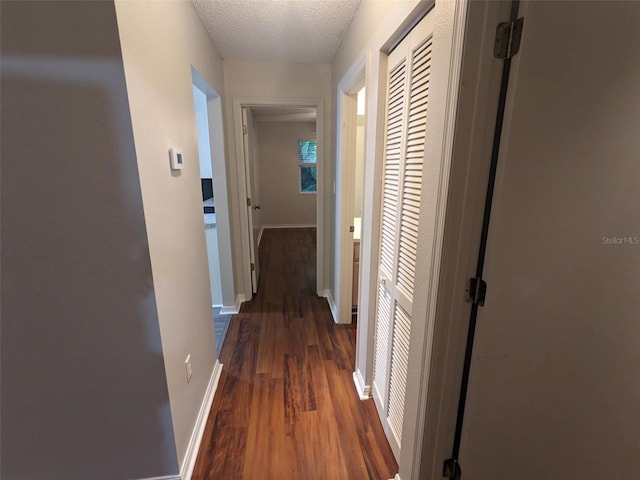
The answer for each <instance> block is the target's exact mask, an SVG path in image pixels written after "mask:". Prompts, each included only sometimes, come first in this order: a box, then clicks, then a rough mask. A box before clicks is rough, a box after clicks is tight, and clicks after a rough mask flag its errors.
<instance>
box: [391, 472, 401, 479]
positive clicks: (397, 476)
mask: <svg viewBox="0 0 640 480" xmlns="http://www.w3.org/2000/svg"><path fill="white" fill-rule="evenodd" d="M391 480H402V479H401V478H400V474H399V473H396V476H395V477H393V478H392V479H391Z"/></svg>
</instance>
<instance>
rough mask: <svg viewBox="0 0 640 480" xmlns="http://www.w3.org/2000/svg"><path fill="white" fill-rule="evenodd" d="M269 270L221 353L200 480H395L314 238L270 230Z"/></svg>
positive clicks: (264, 260)
mask: <svg viewBox="0 0 640 480" xmlns="http://www.w3.org/2000/svg"><path fill="white" fill-rule="evenodd" d="M260 266H261V277H260V285H259V290H258V294H257V295H256V296H255V297H254V299H253V300H252V301H251V302H246V303H245V304H243V306H242V310H241V313H239V314H238V315H235V316H234V318H233V319H232V321H231V325H230V327H229V332H228V334H227V338H226V340H225V344H224V346H223V349H222V353H221V356H220V361H221V363H223V364H224V369H223V372H222V376H221V378H220V383H219V385H218V389H217V392H216V396H215V399H214V401H213V406H212V408H211V412H210V414H209V418H208V420H207V425H206V429H205V433H204V436H203V439H202V443H201V446H200V452H199V454H198V459H197V462H196V466H195V469H194V473H193V480H205V479H219V478H220V479H222V478H224V479H237V478H247V479H276V478H277V479H302V478H303V479H309V480H312V479H319V480H320V479H323V480H324V479H349V480H356V479H376V480H378V479H379V480H387V479H389V478H392V477H393V476H394V475H395V474H396V473H397V471H398V467H397V464H396V462H395V459H394V457H393V454H392V452H391V449H390V447H389V444H388V443H387V440H386V438H385V435H384V432H383V430H382V426H381V424H380V421H379V419H378V415H377V413H376V410H375V406H374V404H373V400H367V401H364V402H363V401H361V400H360V399H359V398H358V396H357V394H356V390H355V388H354V385H353V379H352V373H353V370H354V351H355V346H354V344H353V341H352V338H353V336H352V331H351V327H350V326H348V325H335V324H334V323H333V320H332V318H331V313H330V311H329V308H328V305H327V303H326V300H325V299H323V298H319V297H317V296H316V294H315V272H316V269H315V229H314V228H304V229H269V230H265V232H264V235H263V237H262V241H261V245H260Z"/></svg>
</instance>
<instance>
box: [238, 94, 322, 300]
mask: <svg viewBox="0 0 640 480" xmlns="http://www.w3.org/2000/svg"><path fill="white" fill-rule="evenodd" d="M243 107H246V108H251V107H290V108H291V107H299V108H315V109H316V138H317V141H318V150H317V159H318V164H317V184H318V188H317V192H316V224H317V228H316V291H317V294H318V295H322V293H323V290H324V275H325V272H324V270H325V269H324V266H325V262H324V250H325V249H324V230H325V219H324V211H325V208H324V202H325V190H326V185H325V183H326V181H325V174H324V169H325V162H326V161H327V155H326V151H327V149H326V148H325V146H326V139H325V131H324V122H325V112H324V99H322V98H275V97H233V127H234V137H235V144H236V159H235V161H236V182H237V186H238V197H237V200H238V205H239V206H240V208H239V213H240V239H241V247H242V250H241V251H242V254H241V255H240V260H241V272H242V276H241V282H242V288H241V291H242V293H243V295H244V298H246V299H250V298H252V296H253V295H252V291H251V261H250V250H249V249H250V248H251V246H250V244H249V230H248V229H249V219H248V213H247V209H246V208H245V207H244V205H245V204H246V198H247V197H248V195H247V194H248V193H249V192H247V185H246V180H245V179H246V172H245V164H244V155H241V154H240V153H238V152H242V151H243V148H244V147H243V142H244V139H243V134H242V108H243Z"/></svg>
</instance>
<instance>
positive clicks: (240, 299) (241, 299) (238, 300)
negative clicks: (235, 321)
mask: <svg viewBox="0 0 640 480" xmlns="http://www.w3.org/2000/svg"><path fill="white" fill-rule="evenodd" d="M246 301H247V299H246V297H245V296H244V294H242V293H241V294H240V295H238V296H237V297H236V311H235V313H240V307H241V306H242V304H243V303H244V302H246Z"/></svg>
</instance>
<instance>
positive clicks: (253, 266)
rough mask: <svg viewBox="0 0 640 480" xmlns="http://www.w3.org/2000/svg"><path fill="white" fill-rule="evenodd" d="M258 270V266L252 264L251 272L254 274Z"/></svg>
mask: <svg viewBox="0 0 640 480" xmlns="http://www.w3.org/2000/svg"><path fill="white" fill-rule="evenodd" d="M255 270H256V264H255V263H252V264H251V271H252V272H254V271H255Z"/></svg>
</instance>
